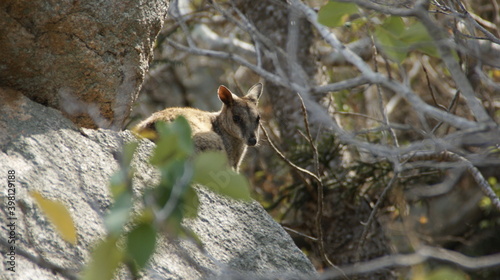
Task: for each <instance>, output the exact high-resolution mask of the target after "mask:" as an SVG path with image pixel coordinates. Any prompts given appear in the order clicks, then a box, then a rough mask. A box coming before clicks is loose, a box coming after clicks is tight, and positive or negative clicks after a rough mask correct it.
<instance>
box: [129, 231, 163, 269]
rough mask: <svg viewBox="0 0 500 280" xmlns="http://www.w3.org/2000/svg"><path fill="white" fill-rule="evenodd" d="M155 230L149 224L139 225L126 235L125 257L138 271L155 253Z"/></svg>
mask: <svg viewBox="0 0 500 280" xmlns="http://www.w3.org/2000/svg"><path fill="white" fill-rule="evenodd" d="M155 245H156V230H155V228H154V227H153V225H152V224H151V223H141V224H139V225H137V226H136V227H135V228H134V229H132V230H131V231H130V232H129V233H128V234H127V255H128V257H130V258H131V259H133V260H134V262H135V264H136V265H137V267H138V269H139V270H141V269H143V268H144V267H145V266H146V264H147V263H148V261H149V259H150V257H151V255H152V254H153V253H154V251H155Z"/></svg>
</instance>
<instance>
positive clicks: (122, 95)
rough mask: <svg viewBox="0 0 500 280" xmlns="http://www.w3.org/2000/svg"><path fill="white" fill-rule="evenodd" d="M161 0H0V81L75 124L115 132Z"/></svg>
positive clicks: (142, 68) (141, 71)
mask: <svg viewBox="0 0 500 280" xmlns="http://www.w3.org/2000/svg"><path fill="white" fill-rule="evenodd" d="M167 8H168V0H106V1H102V0H85V1H73V0H60V1H45V0H2V1H0V34H1V36H0V86H4V87H10V88H14V89H17V90H20V91H22V92H23V94H25V95H26V96H28V97H29V98H31V99H32V100H35V101H36V102H38V103H41V104H44V105H47V106H50V107H52V108H56V109H59V110H60V111H62V112H64V113H65V114H66V116H68V117H70V119H71V120H72V121H74V122H75V123H76V124H78V125H79V126H83V127H92V128H95V127H104V128H113V129H121V128H122V126H123V122H124V121H125V119H126V118H127V116H128V115H129V113H130V109H131V106H132V103H133V101H134V100H135V99H136V98H137V94H138V92H139V89H140V86H141V84H142V82H143V80H144V76H145V74H146V71H147V70H148V67H149V62H150V60H151V59H152V48H153V44H154V41H155V38H156V35H157V34H158V32H159V31H160V29H161V27H162V24H163V20H164V18H165V16H166V13H167Z"/></svg>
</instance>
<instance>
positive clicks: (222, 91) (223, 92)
mask: <svg viewBox="0 0 500 280" xmlns="http://www.w3.org/2000/svg"><path fill="white" fill-rule="evenodd" d="M217 94H218V95H219V99H220V101H222V102H223V103H224V104H226V105H227V106H232V105H233V93H231V91H230V90H229V89H228V88H227V87H225V86H219V89H218V90H217Z"/></svg>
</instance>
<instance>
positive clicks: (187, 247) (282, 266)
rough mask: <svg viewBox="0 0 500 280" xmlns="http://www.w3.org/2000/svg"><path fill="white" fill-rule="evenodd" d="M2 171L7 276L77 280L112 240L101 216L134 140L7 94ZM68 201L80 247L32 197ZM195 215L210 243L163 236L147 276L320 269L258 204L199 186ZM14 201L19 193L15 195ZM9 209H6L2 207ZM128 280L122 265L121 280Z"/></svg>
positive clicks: (0, 94)
mask: <svg viewBox="0 0 500 280" xmlns="http://www.w3.org/2000/svg"><path fill="white" fill-rule="evenodd" d="M0 99H1V100H4V101H5V102H4V103H2V104H1V106H0V130H1V131H2V133H1V134H0V174H1V177H2V178H4V179H3V182H4V183H3V184H2V188H3V189H2V206H1V207H4V209H5V210H6V208H5V207H6V204H5V203H6V201H8V197H9V196H8V194H9V193H8V190H7V185H6V179H5V178H7V176H8V174H9V170H12V171H11V173H14V174H15V180H14V182H13V184H14V185H13V187H14V188H15V195H14V201H15V210H14V214H13V215H14V216H15V217H16V218H17V220H15V227H14V228H9V226H8V223H7V221H9V220H8V218H9V217H13V216H12V215H10V214H9V212H8V211H0V220H1V221H2V223H1V226H0V228H1V230H0V232H2V234H0V251H1V255H2V257H3V258H4V259H3V260H2V262H1V264H0V271H2V272H1V273H0V274H1V275H2V279H8V280H11V279H12V280H14V279H73V278H72V277H74V276H75V275H78V273H79V272H80V271H81V269H82V267H84V265H85V264H86V263H87V262H88V261H89V258H90V250H91V249H92V247H93V246H94V245H95V243H96V242H97V241H99V240H100V239H102V238H103V236H104V235H105V228H104V224H103V217H104V215H105V214H106V213H107V211H108V209H109V206H110V205H111V203H112V202H111V197H110V192H109V189H108V184H109V178H110V176H111V174H112V173H113V172H115V171H116V170H117V169H118V168H119V164H118V161H117V159H116V158H117V157H119V155H120V153H121V149H122V145H123V144H124V143H126V142H129V141H137V139H136V138H135V137H134V136H133V135H132V134H131V133H130V132H129V131H123V132H115V131H111V130H105V129H99V130H93V129H79V128H77V127H76V126H75V125H74V123H72V122H71V121H70V120H68V119H67V118H65V117H64V116H63V115H62V114H61V113H60V112H59V111H57V110H55V109H52V108H49V107H46V106H43V105H41V104H38V103H35V102H33V101H31V100H30V99H28V98H26V97H25V96H24V95H22V94H21V93H19V92H17V91H14V90H6V89H2V88H0ZM153 146H154V144H153V143H151V142H149V141H142V142H141V143H140V145H139V147H138V150H137V152H136V154H135V157H134V160H133V162H132V164H133V165H134V167H135V169H136V175H135V177H134V180H133V185H134V191H135V192H136V194H137V195H139V194H140V193H141V191H142V190H144V188H147V187H148V186H151V185H153V184H154V183H155V182H157V181H158V179H159V178H158V174H157V172H156V171H155V170H154V169H153V168H152V167H151V166H150V165H149V164H148V163H147V159H148V157H149V154H150V152H151V151H152V148H153ZM32 190H36V191H38V192H40V193H41V194H42V195H43V196H44V197H46V198H49V199H53V200H57V201H60V202H62V203H63V204H64V205H65V206H66V208H67V209H68V210H69V212H70V214H71V216H72V218H73V220H74V221H75V224H76V228H77V232H78V243H77V244H76V245H71V244H70V243H68V242H66V241H64V240H63V239H62V238H61V237H60V236H59V234H58V233H57V232H56V231H55V230H54V227H53V225H52V223H50V222H49V221H48V219H47V217H46V216H45V215H44V214H43V213H42V212H41V210H40V208H39V207H38V206H37V204H36V203H35V201H34V200H33V198H32V197H31V196H30V195H29V194H28V192H29V191H32ZM197 192H198V196H199V198H200V202H201V205H200V210H199V213H198V217H197V218H196V219H192V220H185V221H184V226H186V227H187V228H189V229H191V230H192V231H194V232H195V233H196V234H197V235H198V236H199V238H200V240H201V242H202V244H203V246H202V247H199V246H197V245H196V244H194V243H193V242H192V241H190V240H187V239H174V238H168V237H164V238H162V240H160V241H159V242H158V247H157V251H156V253H155V255H154V257H153V259H152V261H151V262H150V264H149V266H148V267H147V269H146V270H145V273H144V278H143V279H276V278H279V279H312V278H315V277H316V272H315V270H314V268H313V266H312V265H311V263H310V262H309V260H308V259H307V258H306V257H305V255H304V254H303V253H302V252H301V251H300V250H299V249H298V248H297V247H296V246H295V244H294V243H293V241H292V239H291V238H290V236H289V235H288V234H287V233H286V232H285V231H284V230H283V228H282V227H281V226H280V225H279V224H277V223H276V222H275V221H274V220H273V219H272V218H271V217H270V216H269V215H268V214H267V213H266V212H265V211H264V209H263V208H262V207H261V206H260V205H259V204H258V203H257V202H252V203H244V202H238V201H234V200H230V199H227V198H224V197H221V196H220V195H217V194H215V193H212V192H210V191H208V190H206V189H204V188H203V187H200V188H199V189H198V191H197ZM10 197H11V198H12V195H11V196H10ZM4 209H2V210H4ZM12 231H13V232H14V234H15V236H16V237H17V238H18V239H17V241H16V243H15V246H16V248H15V250H14V252H15V270H16V272H11V271H9V270H7V268H9V267H10V264H9V263H7V262H6V261H7V258H8V257H7V256H8V255H7V254H9V253H10V252H12V250H10V248H9V246H8V245H9V244H8V241H9V232H12ZM118 278H119V279H131V276H130V275H128V274H127V272H126V270H125V269H122V270H121V271H120V272H119V274H118V275H117V279H118Z"/></svg>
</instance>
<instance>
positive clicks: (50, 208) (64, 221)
mask: <svg viewBox="0 0 500 280" xmlns="http://www.w3.org/2000/svg"><path fill="white" fill-rule="evenodd" d="M29 193H30V195H31V197H33V198H34V199H35V201H36V202H37V203H38V206H39V207H40V209H42V211H43V213H44V214H45V216H47V218H48V219H49V221H50V222H51V223H52V225H54V227H55V229H56V231H57V232H58V233H59V234H60V235H61V237H62V238H63V239H64V240H66V241H68V242H69V243H71V244H73V245H75V244H76V242H77V234H76V228H75V224H74V222H73V219H72V218H71V215H70V214H69V211H68V209H66V207H65V206H64V205H63V204H62V203H61V202H59V201H55V200H50V199H46V198H44V197H43V196H42V195H41V194H40V193H39V192H37V191H30V192H29Z"/></svg>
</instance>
